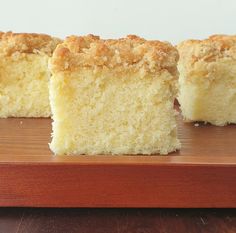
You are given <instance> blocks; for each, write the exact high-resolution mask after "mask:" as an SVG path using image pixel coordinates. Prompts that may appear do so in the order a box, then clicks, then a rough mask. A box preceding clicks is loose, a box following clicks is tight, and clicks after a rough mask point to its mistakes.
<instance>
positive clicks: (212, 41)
mask: <svg viewBox="0 0 236 233" xmlns="http://www.w3.org/2000/svg"><path fill="white" fill-rule="evenodd" d="M177 48H178V51H179V54H180V62H181V63H182V62H183V63H188V64H189V65H193V64H194V63H195V62H197V61H199V60H203V61H205V62H212V61H216V60H217V59H220V58H226V59H227V58H230V59H236V36H228V35H213V36H210V37H209V38H208V39H205V40H187V41H184V42H182V43H180V44H179V45H178V46H177Z"/></svg>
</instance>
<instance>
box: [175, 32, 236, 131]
mask: <svg viewBox="0 0 236 233" xmlns="http://www.w3.org/2000/svg"><path fill="white" fill-rule="evenodd" d="M178 50H179V54H180V59H179V63H178V68H179V72H180V78H179V85H180V92H179V96H178V100H179V103H180V105H181V110H182V114H183V117H184V119H185V120H186V121H204V122H209V123H211V124H213V125H218V126H223V125H226V124H228V123H236V36H226V35H214V36H211V37H209V38H208V39H206V40H187V41H184V42H182V43H180V44H179V45H178Z"/></svg>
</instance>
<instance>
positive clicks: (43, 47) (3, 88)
mask: <svg viewBox="0 0 236 233" xmlns="http://www.w3.org/2000/svg"><path fill="white" fill-rule="evenodd" d="M59 42H60V40H59V39H56V38H52V37H51V36H48V35H43V34H27V33H12V32H7V33H0V117H2V118H5V117H48V116H50V115H51V111H50V104H49V89H48V85H49V78H50V72H49V69H48V59H49V57H50V56H51V55H52V52H53V50H54V49H55V47H56V45H57V44H58V43H59Z"/></svg>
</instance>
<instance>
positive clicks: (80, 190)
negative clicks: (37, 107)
mask: <svg viewBox="0 0 236 233" xmlns="http://www.w3.org/2000/svg"><path fill="white" fill-rule="evenodd" d="M178 121H179V137H180V139H181V143H182V149H181V151H180V152H176V153H172V154H171V155H168V156H61V157H56V156H53V155H52V153H51V152H50V150H49V148H48V143H49V141H50V134H51V120H50V119H24V118H18V119H13V118H10V119H0V206H34V207H38V206H40V207H236V125H230V126H226V127H215V126H210V125H204V124H200V125H199V126H198V127H195V126H194V124H191V123H183V122H182V120H181V119H180V117H179V120H178Z"/></svg>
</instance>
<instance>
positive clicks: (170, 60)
mask: <svg viewBox="0 0 236 233" xmlns="http://www.w3.org/2000/svg"><path fill="white" fill-rule="evenodd" d="M177 61H178V52H177V49H175V48H174V47H173V46H172V45H171V44H170V43H168V42H160V41H147V40H144V39H142V38H140V37H138V36H135V35H129V36H127V37H126V38H121V39H117V40H114V39H109V40H103V39H100V37H98V36H94V35H88V36H82V37H77V36H70V37H67V38H66V40H65V41H64V42H63V43H62V44H60V45H58V46H57V48H56V50H55V52H54V54H53V56H52V59H51V68H52V71H53V72H58V71H59V72H60V71H74V70H77V69H80V68H81V67H83V68H84V67H88V68H94V69H96V68H103V69H114V68H121V69H129V68H133V69H137V70H138V69H140V68H145V69H146V70H148V71H150V72H155V71H158V70H162V69H166V70H168V71H170V72H172V73H175V72H176V63H177Z"/></svg>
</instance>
